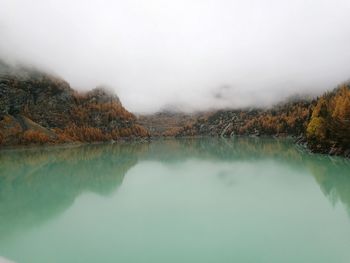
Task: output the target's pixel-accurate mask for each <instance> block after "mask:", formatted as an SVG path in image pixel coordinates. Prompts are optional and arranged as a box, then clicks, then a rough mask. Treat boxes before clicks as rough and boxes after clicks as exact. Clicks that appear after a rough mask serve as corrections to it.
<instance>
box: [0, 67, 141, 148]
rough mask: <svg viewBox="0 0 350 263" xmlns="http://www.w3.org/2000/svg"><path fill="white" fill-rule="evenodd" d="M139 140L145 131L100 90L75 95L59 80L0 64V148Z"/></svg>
mask: <svg viewBox="0 0 350 263" xmlns="http://www.w3.org/2000/svg"><path fill="white" fill-rule="evenodd" d="M145 136H148V132H147V130H146V129H145V128H144V127H142V126H140V125H138V124H136V118H135V116H134V115H133V114H132V113H130V112H128V111H127V110H126V109H125V108H124V107H123V106H122V104H121V102H120V100H119V98H118V97H117V96H115V95H113V94H111V93H109V92H108V91H106V90H105V89H103V88H96V89H95V90H92V91H90V92H87V93H84V94H82V93H78V92H76V91H75V90H73V89H72V88H71V87H70V85H69V84H68V83H67V82H66V81H64V80H62V79H61V78H59V77H56V76H53V75H50V74H47V73H43V72H40V71H38V70H35V69H32V68H26V67H14V66H10V65H7V64H6V63H4V62H0V144H3V145H16V144H31V143H61V142H74V141H80V142H92V141H107V140H112V139H113V140H118V139H120V138H132V137H145Z"/></svg>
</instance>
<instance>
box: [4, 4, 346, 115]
mask: <svg viewBox="0 0 350 263" xmlns="http://www.w3.org/2000/svg"><path fill="white" fill-rule="evenodd" d="M349 14H350V1H349V0H317V1H315V0H293V1H291V0H255V1H254V0H176V1H175V0H172V1H171V0H147V1H142V0H91V1H88V0H75V1H73V0H55V1H54V0H22V1H21V0H0V40H1V41H0V56H1V57H3V58H5V59H7V60H11V61H17V62H23V63H27V64H32V65H35V66H37V67H40V68H43V69H45V70H48V71H52V72H55V73H57V74H58V75H60V76H61V77H62V78H64V79H66V80H67V81H68V82H69V83H70V84H71V85H72V87H74V88H76V89H79V90H87V89H91V88H93V87H95V86H97V85H100V84H104V85H107V86H109V87H111V88H112V89H113V90H115V92H116V93H117V94H118V95H119V97H120V98H121V100H122V102H123V104H124V105H125V106H126V107H127V108H128V109H129V110H131V111H134V112H152V111H156V110H159V109H160V108H164V107H170V106H173V107H175V108H177V109H182V110H198V109H201V110H203V109H208V108H212V107H216V108H220V107H244V106H252V105H259V106H261V105H271V104H272V103H275V102H278V101H280V100H283V99H285V98H286V97H288V96H290V95H294V94H319V93H321V92H323V91H325V90H327V89H332V88H333V87H335V86H336V85H337V84H339V83H341V82H343V81H346V80H348V79H349V78H350V18H349Z"/></svg>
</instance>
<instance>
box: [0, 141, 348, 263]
mask: <svg viewBox="0 0 350 263" xmlns="http://www.w3.org/2000/svg"><path fill="white" fill-rule="evenodd" d="M0 257H4V258H6V259H8V260H11V261H14V262H24V263H25V262H30V263H31V262H33V263H41V262H43V263H44V262H45V263H47V262H52V263H55V262H64V263H66V262H74V263H77V262H126V263H134V262H142V263H145V262H150V263H158V262H159V263H164V262H169V263H172V262H174V263H175V262H177V263H184V262H191V263H194V262H200V263H205V262H213V263H218V262H266V263H267V262H268V263H271V262H284V263H286V262H297V263H303V262H305V263H310V262H317V263H321V262H325V263H326V262H327V263H330V262H334V263H343V262H344V263H348V262H350V164H349V161H347V160H345V159H342V158H330V157H327V156H321V155H310V154H308V153H306V152H305V151H303V150H301V149H299V148H298V147H296V146H295V145H294V144H293V143H292V142H290V141H288V140H273V139H248V138H241V139H231V140H223V139H195V140H166V141H155V142H152V143H150V144H148V143H146V144H144V143H143V144H140V143H138V144H137V143H125V144H121V145H116V144H115V145H90V146H81V147H68V148H36V149H26V150H19V149H18V150H6V151H1V152H0Z"/></svg>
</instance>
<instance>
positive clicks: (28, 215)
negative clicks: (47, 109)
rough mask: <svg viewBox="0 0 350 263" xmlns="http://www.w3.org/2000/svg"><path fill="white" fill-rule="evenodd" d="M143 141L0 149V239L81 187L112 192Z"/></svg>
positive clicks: (58, 207)
mask: <svg viewBox="0 0 350 263" xmlns="http://www.w3.org/2000/svg"><path fill="white" fill-rule="evenodd" d="M145 146H147V145H142V144H129V145H126V144H125V145H124V144H123V145H89V146H81V147H71V148H37V149H26V150H8V151H2V152H0V237H4V236H5V234H6V232H11V231H12V230H13V229H14V228H16V229H18V228H25V227H27V226H30V225H32V224H36V223H38V221H45V220H46V219H47V218H50V217H52V216H54V215H56V214H59V213H60V212H62V211H64V210H65V209H67V208H68V207H69V206H70V205H71V204H72V203H73V201H74V200H75V198H76V197H77V196H78V195H79V194H81V193H83V192H86V191H91V192H94V193H97V194H100V195H108V194H110V193H112V192H113V191H114V190H115V189H116V188H117V187H118V186H119V185H120V184H121V183H122V181H123V178H124V175H125V173H126V172H127V171H128V169H129V168H130V167H132V166H133V165H135V164H136V162H137V157H136V153H138V152H142V149H143V148H144V147H145Z"/></svg>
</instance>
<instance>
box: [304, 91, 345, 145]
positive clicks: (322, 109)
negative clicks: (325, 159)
mask: <svg viewBox="0 0 350 263" xmlns="http://www.w3.org/2000/svg"><path fill="white" fill-rule="evenodd" d="M307 137H308V140H309V142H310V143H311V144H314V145H318V147H321V146H322V145H337V146H342V147H345V148H349V147H350V87H349V86H348V85H342V86H340V87H339V88H338V89H336V90H335V91H334V92H332V93H327V94H325V95H324V96H322V97H321V98H320V99H319V100H318V102H317V105H316V106H315V107H314V109H313V112H312V117H311V120H310V123H309V124H308V126H307Z"/></svg>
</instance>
